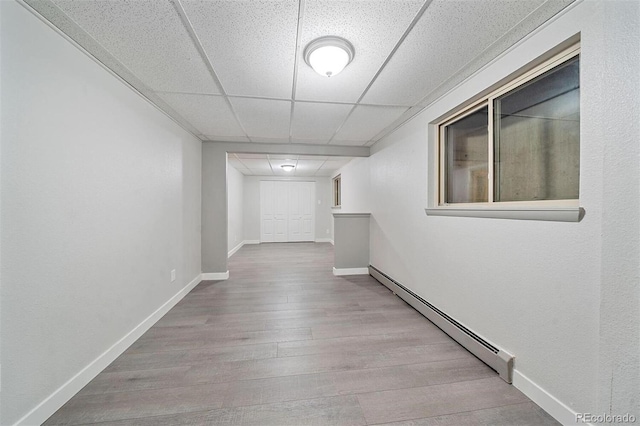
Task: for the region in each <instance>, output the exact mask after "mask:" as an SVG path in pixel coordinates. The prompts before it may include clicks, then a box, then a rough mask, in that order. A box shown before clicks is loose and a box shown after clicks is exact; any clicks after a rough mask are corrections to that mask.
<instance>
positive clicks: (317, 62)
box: [304, 36, 356, 77]
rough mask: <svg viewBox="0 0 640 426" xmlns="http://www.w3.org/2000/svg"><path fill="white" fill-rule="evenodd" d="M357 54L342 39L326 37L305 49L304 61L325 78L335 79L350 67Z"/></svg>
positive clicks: (318, 39)
mask: <svg viewBox="0 0 640 426" xmlns="http://www.w3.org/2000/svg"><path fill="white" fill-rule="evenodd" d="M355 54H356V52H355V50H354V49H353V45H352V44H351V43H349V41H347V40H345V39H343V38H342V37H336V36H325V37H320V38H317V39H315V40H313V41H312V42H311V43H309V44H307V47H305V49H304V61H305V62H306V63H307V65H309V66H310V67H311V68H313V69H314V71H315V72H317V73H318V74H320V75H321V76H324V77H333V76H334V75H337V74H338V73H340V71H342V70H343V69H344V67H346V66H347V65H349V63H350V62H351V61H352V60H353V57H354V56H355Z"/></svg>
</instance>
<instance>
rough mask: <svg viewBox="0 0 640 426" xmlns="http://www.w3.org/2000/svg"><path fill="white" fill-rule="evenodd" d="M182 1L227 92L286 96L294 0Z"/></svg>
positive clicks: (292, 49)
mask: <svg viewBox="0 0 640 426" xmlns="http://www.w3.org/2000/svg"><path fill="white" fill-rule="evenodd" d="M182 4H183V5H184V8H185V11H186V13H187V16H188V17H189V19H190V21H191V23H192V25H193V27H194V29H195V31H196V33H197V34H198V36H199V38H200V41H201V43H202V45H203V47H204V50H205V51H206V52H207V56H209V58H210V59H211V61H212V62H213V64H214V69H215V71H216V74H217V75H218V78H219V79H220V82H221V83H222V86H223V87H224V90H225V91H226V93H227V94H229V95H249V96H264V97H275V98H286V99H288V98H291V90H292V85H293V69H294V60H295V46H296V32H297V22H298V2H297V1H295V0H287V1H276V0H268V1H264V0H251V1H194V0H186V1H185V0H183V1H182Z"/></svg>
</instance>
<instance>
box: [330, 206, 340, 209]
mask: <svg viewBox="0 0 640 426" xmlns="http://www.w3.org/2000/svg"><path fill="white" fill-rule="evenodd" d="M331 208H332V209H341V208H342V206H331Z"/></svg>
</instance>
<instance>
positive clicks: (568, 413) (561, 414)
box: [513, 369, 591, 425]
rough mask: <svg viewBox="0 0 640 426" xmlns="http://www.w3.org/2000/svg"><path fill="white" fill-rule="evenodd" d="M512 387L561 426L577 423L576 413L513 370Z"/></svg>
mask: <svg viewBox="0 0 640 426" xmlns="http://www.w3.org/2000/svg"><path fill="white" fill-rule="evenodd" d="M513 386H515V387H516V388H517V389H518V390H520V391H521V392H522V393H523V394H525V395H526V396H527V397H529V399H531V400H532V401H533V402H535V403H536V404H538V405H539V406H540V407H541V408H542V409H543V410H544V411H546V412H547V413H549V414H550V415H551V416H552V417H553V418H554V419H556V420H557V421H559V422H560V423H562V424H563V425H573V424H576V423H577V422H576V416H577V414H578V413H576V412H575V411H573V410H572V409H571V408H569V407H567V406H566V405H565V404H563V403H562V402H561V401H559V400H558V399H557V398H556V397H554V396H553V395H551V394H550V393H549V392H547V391H546V390H544V389H543V388H541V387H540V386H539V385H538V384H537V383H535V382H533V381H532V380H531V379H529V378H528V377H527V376H525V375H524V374H522V373H521V372H519V371H518V370H515V369H514V370H513ZM581 424H591V423H581Z"/></svg>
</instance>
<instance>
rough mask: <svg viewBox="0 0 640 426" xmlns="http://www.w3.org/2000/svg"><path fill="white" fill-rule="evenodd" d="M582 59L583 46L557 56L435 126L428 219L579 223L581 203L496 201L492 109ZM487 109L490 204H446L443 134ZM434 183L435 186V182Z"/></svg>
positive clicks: (566, 201) (565, 201)
mask: <svg viewBox="0 0 640 426" xmlns="http://www.w3.org/2000/svg"><path fill="white" fill-rule="evenodd" d="M579 55H580V43H576V44H574V45H572V46H571V47H569V48H567V49H565V50H563V51H561V52H560V53H558V54H556V55H554V56H553V57H552V58H550V59H548V60H546V61H544V62H543V63H541V64H540V65H538V66H536V67H533V68H532V69H530V70H529V71H527V72H525V73H523V74H521V75H519V76H518V77H516V78H514V79H512V80H510V81H509V82H508V83H506V84H503V85H501V86H500V87H498V88H497V89H495V90H493V91H492V92H490V93H489V94H488V95H485V96H483V97H482V98H481V99H479V100H477V101H475V102H473V103H471V104H467V105H465V106H464V107H459V108H457V109H456V110H454V111H453V112H452V113H450V114H447V115H446V116H445V118H444V119H442V120H440V121H438V122H435V123H432V125H433V127H434V133H433V136H434V142H435V150H434V151H435V152H434V151H431V152H434V153H435V155H434V156H433V157H434V159H433V160H432V161H431V167H434V168H435V169H436V171H435V172H434V173H432V174H431V176H432V177H434V178H435V179H431V181H432V184H431V185H430V186H431V189H432V190H433V194H432V195H433V196H430V197H429V203H428V204H429V205H428V207H427V208H426V209H425V211H426V213H427V215H432V216H467V217H486V218H501V219H529V220H551V221H565V222H577V221H579V220H580V219H581V218H582V216H583V214H584V211H583V210H582V209H581V208H580V200H579V198H578V199H572V200H537V201H498V202H496V201H494V200H493V198H494V182H493V174H494V139H493V136H494V135H493V133H494V126H493V114H492V111H493V110H492V105H493V101H494V99H496V98H498V97H500V96H502V95H503V94H505V93H507V92H509V91H511V90H513V89H515V88H517V87H518V86H520V85H522V84H524V83H526V82H528V81H530V80H532V79H534V78H536V77H538V76H539V75H541V74H544V73H545V72H547V71H549V70H550V69H552V68H554V67H556V66H558V65H560V64H562V63H564V62H567V61H569V60H570V59H572V58H574V57H577V56H579ZM485 106H488V107H489V114H488V137H487V143H488V157H487V160H488V179H489V184H488V194H489V197H488V201H487V202H483V203H451V204H449V203H446V202H445V201H444V200H445V199H444V197H445V173H446V168H445V152H444V132H445V127H446V126H447V125H449V124H451V123H453V122H456V121H458V120H460V119H461V118H464V117H465V116H467V115H469V114H472V113H474V112H476V111H478V110H479V109H481V108H484V107H485ZM434 180H435V182H434Z"/></svg>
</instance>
